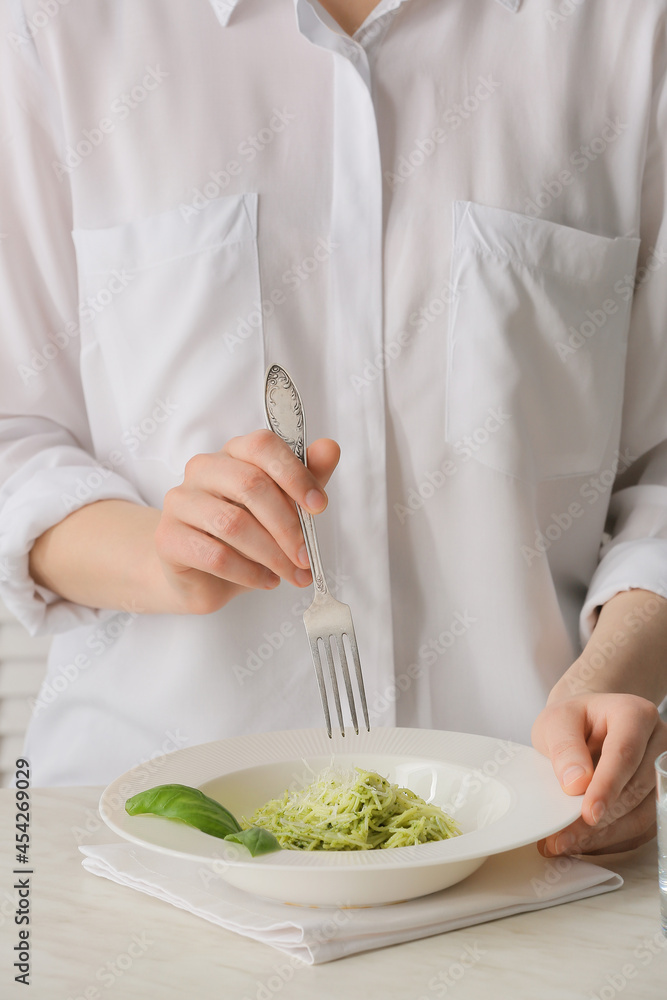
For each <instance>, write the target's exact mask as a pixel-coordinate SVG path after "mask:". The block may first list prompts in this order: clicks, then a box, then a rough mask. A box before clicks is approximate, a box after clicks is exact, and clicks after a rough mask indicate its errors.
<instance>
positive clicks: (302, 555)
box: [297, 545, 310, 566]
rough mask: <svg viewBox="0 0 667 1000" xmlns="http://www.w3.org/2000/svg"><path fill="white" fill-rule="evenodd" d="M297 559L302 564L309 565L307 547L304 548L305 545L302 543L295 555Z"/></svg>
mask: <svg viewBox="0 0 667 1000" xmlns="http://www.w3.org/2000/svg"><path fill="white" fill-rule="evenodd" d="M297 559H298V560H299V562H300V563H301V565H302V566H309V565H310V563H309V562H308V549H307V548H306V546H305V545H302V546H301V548H300V549H299V554H298V555H297Z"/></svg>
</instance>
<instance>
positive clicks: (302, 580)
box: [294, 569, 313, 586]
mask: <svg viewBox="0 0 667 1000" xmlns="http://www.w3.org/2000/svg"><path fill="white" fill-rule="evenodd" d="M294 579H295V580H296V582H297V583H298V584H299V586H305V584H307V583H311V582H312V579H313V578H312V576H311V575H310V570H309V569H297V570H296V571H295V573H294Z"/></svg>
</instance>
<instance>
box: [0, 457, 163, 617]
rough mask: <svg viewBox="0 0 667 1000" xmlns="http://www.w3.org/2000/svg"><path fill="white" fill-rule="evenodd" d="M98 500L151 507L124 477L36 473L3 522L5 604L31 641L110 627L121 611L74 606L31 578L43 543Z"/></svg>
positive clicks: (72, 469) (0, 555)
mask: <svg viewBox="0 0 667 1000" xmlns="http://www.w3.org/2000/svg"><path fill="white" fill-rule="evenodd" d="M98 500H128V501H130V503H135V504H140V505H141V506H142V507H145V506H146V502H145V501H144V500H143V499H142V498H141V496H140V495H139V493H138V492H137V491H136V489H135V488H134V487H133V486H132V484H131V483H129V482H128V481H127V480H126V479H123V477H122V476H119V475H117V474H116V473H114V472H110V471H109V470H106V469H100V468H99V467H93V468H91V466H90V465H85V466H84V465H82V466H60V467H58V468H55V469H54V468H51V469H44V470H40V471H38V472H36V473H35V474H34V475H33V476H32V477H31V478H30V480H29V481H27V482H25V483H23V484H22V486H21V487H20V488H19V489H18V490H17V491H16V492H15V493H13V494H12V496H11V497H10V498H9V499H8V500H7V501H6V503H5V504H4V506H3V509H2V514H1V516H0V598H2V600H3V601H4V602H5V604H6V605H7V607H8V608H9V610H10V611H11V612H12V613H13V614H14V615H15V616H16V617H17V618H18V620H19V621H20V622H21V624H22V625H24V626H25V627H26V628H27V630H28V632H29V633H30V634H31V635H50V634H53V633H56V632H67V631H68V630H69V629H73V628H78V627H79V626H81V625H90V624H93V623H94V622H96V621H105V620H106V619H108V618H111V617H113V615H115V614H117V610H112V609H99V608H89V607H85V606H84V605H81V604H74V603H73V602H72V601H66V600H64V598H62V597H60V596H59V595H58V594H55V593H54V592H53V591H52V590H48V589H47V588H46V587H39V586H37V584H36V583H35V581H34V580H33V579H32V577H31V576H30V572H29V561H28V560H29V555H30V550H31V548H32V546H33V544H34V542H35V540H36V539H37V538H39V536H40V535H42V534H43V533H44V532H45V531H46V530H47V529H48V528H52V527H53V525H54V524H59V523H60V521H62V520H64V518H65V517H67V515H68V514H71V513H72V512H73V511H75V510H78V509H80V508H81V507H85V506H86V505H87V504H90V503H96V502H97V501H98Z"/></svg>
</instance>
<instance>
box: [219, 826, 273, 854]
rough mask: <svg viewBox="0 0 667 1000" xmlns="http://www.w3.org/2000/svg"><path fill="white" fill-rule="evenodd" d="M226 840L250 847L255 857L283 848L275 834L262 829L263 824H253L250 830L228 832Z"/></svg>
mask: <svg viewBox="0 0 667 1000" xmlns="http://www.w3.org/2000/svg"><path fill="white" fill-rule="evenodd" d="M225 840H231V841H232V842H233V843H234V844H243V846H244V847H247V848H248V850H249V851H250V853H251V854H252V856H253V858H256V857H257V855H258V854H271V852H272V851H281V850H282V848H281V846H280V844H279V843H278V841H277V840H276V838H275V837H274V836H273V834H272V833H269V831H268V830H264V829H262V827H261V826H251V827H250V829H249V830H239V831H238V832H237V833H228V834H227V836H226V837H225Z"/></svg>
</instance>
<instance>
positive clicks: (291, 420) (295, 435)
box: [264, 365, 329, 594]
mask: <svg viewBox="0 0 667 1000" xmlns="http://www.w3.org/2000/svg"><path fill="white" fill-rule="evenodd" d="M264 405H265V410H266V419H267V421H268V424H269V427H270V429H271V430H272V431H274V432H275V433H276V434H277V435H278V437H280V438H282V439H283V441H284V442H285V443H286V444H288V445H289V447H290V448H291V449H292V451H293V452H294V454H295V455H296V457H297V458H299V459H300V460H301V461H302V462H303V464H304V465H306V466H307V465H308V462H307V460H306V414H305V412H304V409H303V403H302V402H301V396H300V395H299V390H298V389H297V387H296V386H295V384H294V382H293V381H292V379H291V377H290V376H289V375H288V374H287V372H286V371H285V369H284V368H281V367H280V365H271V367H270V368H269V370H268V372H267V373H266V390H265V393H264ZM296 509H297V513H298V515H299V521H300V522H301V530H302V531H303V538H304V541H305V543H306V551H307V552H308V561H309V563H310V568H311V571H312V574H313V585H314V587H315V593H316V594H327V593H328V592H329V590H328V587H327V581H326V577H325V575H324V568H323V566H322V556H321V555H320V547H319V545H318V543H317V532H316V531H315V521H314V520H313V516H312V514H309V513H308V511H306V510H303V508H301V507H300V506H299V504H296Z"/></svg>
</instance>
